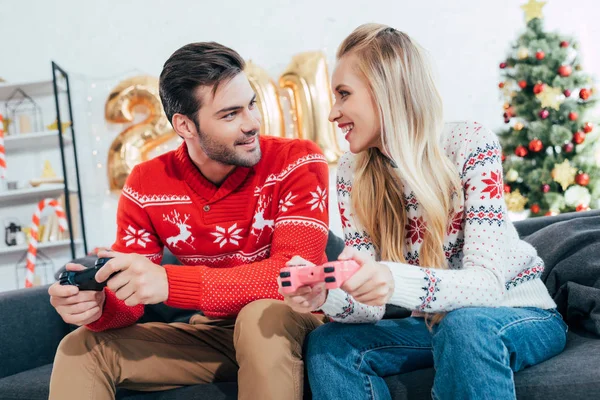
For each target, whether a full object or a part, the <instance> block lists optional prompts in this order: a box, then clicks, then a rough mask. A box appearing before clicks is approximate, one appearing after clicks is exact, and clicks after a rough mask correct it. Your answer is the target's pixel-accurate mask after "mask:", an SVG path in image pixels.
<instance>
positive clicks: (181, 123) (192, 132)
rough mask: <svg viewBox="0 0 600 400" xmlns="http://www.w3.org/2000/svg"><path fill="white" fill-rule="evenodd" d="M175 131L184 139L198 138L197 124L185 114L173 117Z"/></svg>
mask: <svg viewBox="0 0 600 400" xmlns="http://www.w3.org/2000/svg"><path fill="white" fill-rule="evenodd" d="M172 125H173V130H174V131H175V132H176V133H177V134H178V135H179V136H181V137H182V138H183V139H193V138H194V137H196V136H198V130H197V129H196V124H194V122H193V121H192V120H191V119H189V118H188V117H186V116H185V115H183V114H174V115H173V122H172Z"/></svg>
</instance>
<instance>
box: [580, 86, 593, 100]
mask: <svg viewBox="0 0 600 400" xmlns="http://www.w3.org/2000/svg"><path fill="white" fill-rule="evenodd" d="M590 94H591V93H590V90H589V89H586V88H583V89H581V90H580V91H579V97H580V98H581V99H582V100H587V99H589V98H590Z"/></svg>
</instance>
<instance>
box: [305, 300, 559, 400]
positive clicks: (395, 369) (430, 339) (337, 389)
mask: <svg viewBox="0 0 600 400" xmlns="http://www.w3.org/2000/svg"><path fill="white" fill-rule="evenodd" d="M566 337H567V325H566V324H565V323H564V322H563V320H562V318H561V316H560V314H559V313H558V312H557V311H556V310H542V309H539V308H508V307H500V308H462V309H458V310H454V311H451V312H449V313H448V314H446V316H445V317H444V319H443V320H442V322H441V323H440V324H438V325H436V326H435V327H434V328H433V331H431V332H430V331H429V330H428V329H427V326H426V325H425V322H424V320H423V318H413V317H411V318H405V319H396V320H382V321H380V322H378V323H376V324H341V323H338V322H331V323H327V324H325V325H322V326H320V327H318V328H317V329H316V330H314V331H312V332H311V333H310V334H309V336H308V339H307V341H306V354H305V364H306V367H307V370H308V378H309V382H310V386H311V390H312V393H313V398H314V399H315V400H326V399H336V400H337V399H344V400H355V399H356V400H358V399H377V400H380V399H391V395H390V392H389V389H388V387H387V385H386V383H385V381H384V379H383V377H385V376H389V375H396V374H402V373H405V372H410V371H414V370H417V369H421V368H429V367H432V366H435V370H436V373H435V380H434V384H433V390H432V397H433V399H440V400H441V399H484V398H490V399H515V398H516V395H515V385H514V380H513V371H514V372H517V371H520V370H522V369H523V368H526V367H528V366H531V365H535V364H537V363H540V362H542V361H545V360H547V359H549V358H551V357H553V356H555V355H557V354H559V353H560V352H561V351H562V350H563V349H564V347H565V343H566Z"/></svg>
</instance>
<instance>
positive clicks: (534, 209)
mask: <svg viewBox="0 0 600 400" xmlns="http://www.w3.org/2000/svg"><path fill="white" fill-rule="evenodd" d="M531 212H532V213H534V214H537V213H539V212H540V206H539V205H538V204H537V203H536V204H534V205H532V206H531Z"/></svg>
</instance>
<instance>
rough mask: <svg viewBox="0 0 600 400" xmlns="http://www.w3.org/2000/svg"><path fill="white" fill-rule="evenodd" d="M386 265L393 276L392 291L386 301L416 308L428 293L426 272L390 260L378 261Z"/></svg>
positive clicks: (408, 307) (412, 308)
mask: <svg viewBox="0 0 600 400" xmlns="http://www.w3.org/2000/svg"><path fill="white" fill-rule="evenodd" d="M380 263H381V264H384V265H386V266H387V267H388V268H389V269H390V272H391V273H392V276H393V277H394V293H393V294H392V297H391V298H390V300H389V301H388V303H390V304H393V305H395V306H399V307H404V308H407V309H409V310H418V309H419V307H420V306H421V304H423V303H425V299H426V298H427V295H428V294H429V293H428V292H427V290H428V287H429V286H428V282H427V274H425V273H424V272H423V269H422V268H420V267H415V266H414V265H410V264H403V263H397V262H391V261H380Z"/></svg>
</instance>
